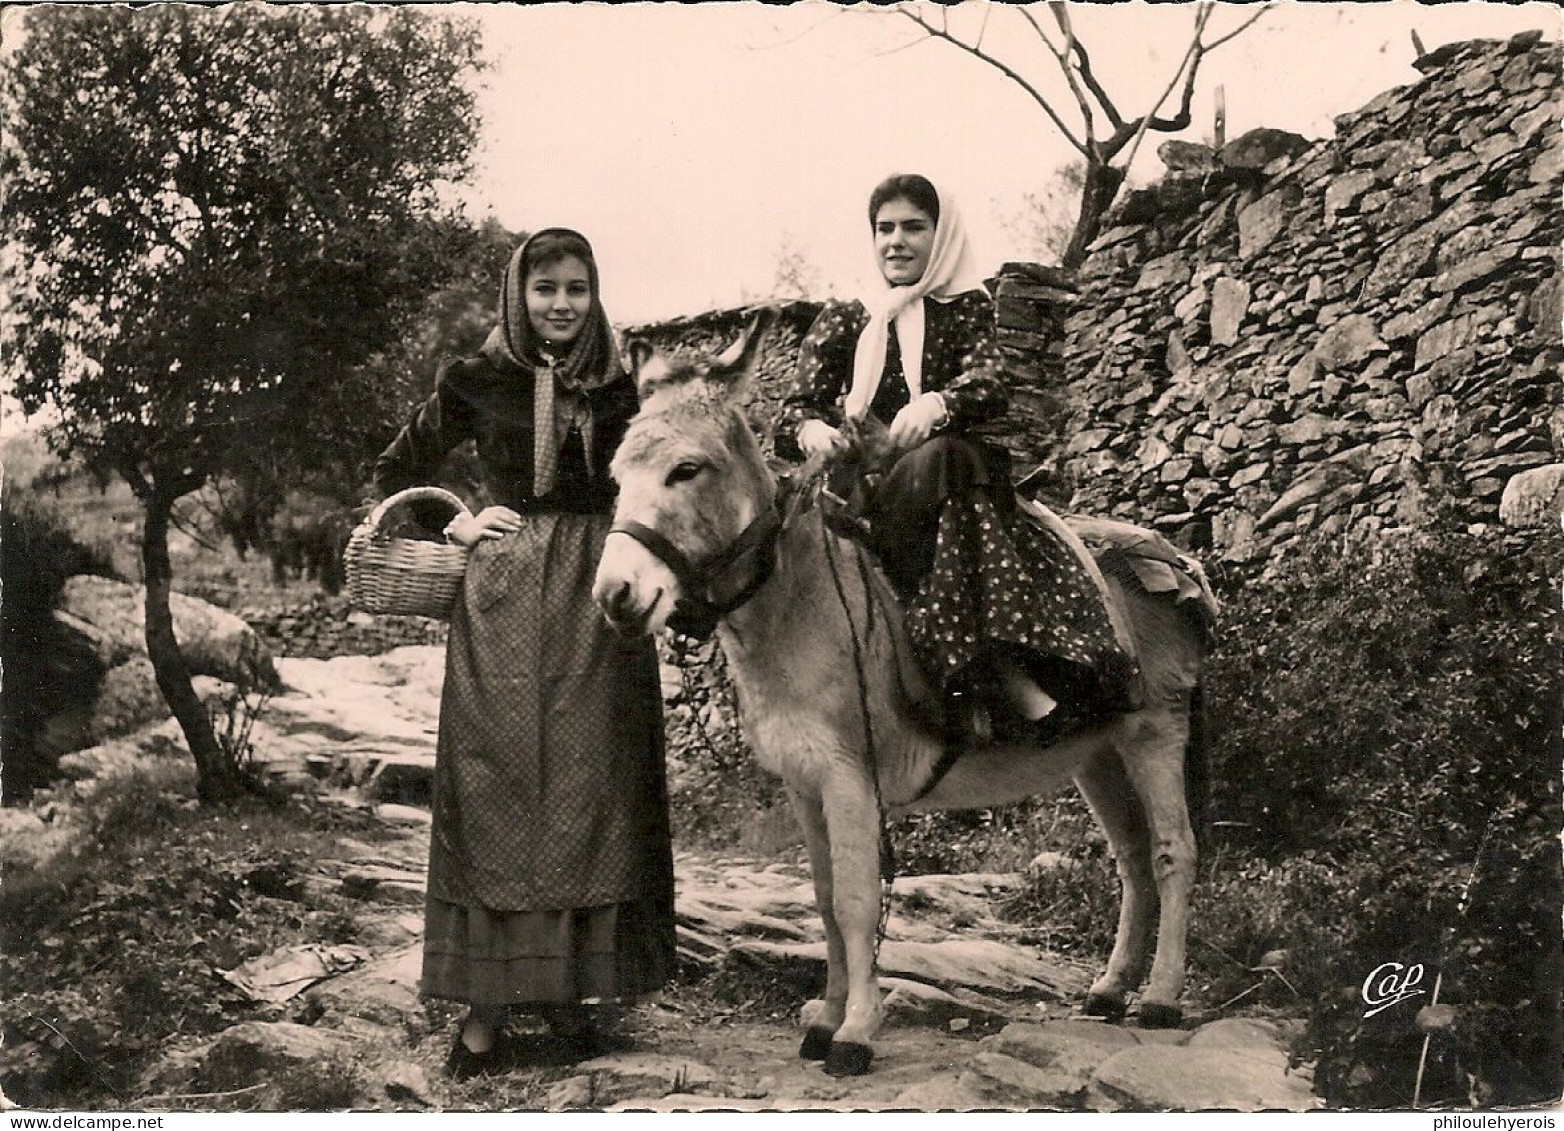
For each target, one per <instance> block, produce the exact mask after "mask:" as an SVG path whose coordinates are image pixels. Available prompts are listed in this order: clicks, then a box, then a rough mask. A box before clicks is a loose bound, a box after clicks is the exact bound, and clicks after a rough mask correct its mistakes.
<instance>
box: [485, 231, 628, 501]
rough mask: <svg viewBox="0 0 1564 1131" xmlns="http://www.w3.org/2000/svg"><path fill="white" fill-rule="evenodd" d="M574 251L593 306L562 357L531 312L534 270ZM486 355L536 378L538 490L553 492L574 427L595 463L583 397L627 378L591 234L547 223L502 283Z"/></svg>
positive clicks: (493, 361) (499, 364)
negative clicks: (582, 266)
mask: <svg viewBox="0 0 1564 1131" xmlns="http://www.w3.org/2000/svg"><path fill="white" fill-rule="evenodd" d="M567 256H574V257H575V258H577V259H579V260H581V262H582V263H584V264H586V269H587V279H588V282H589V284H590V286H591V288H592V305H591V306H590V307H589V308H588V310H587V313H586V319H585V321H584V323H583V325H582V327H581V332H580V333H579V334H577V335H576V338H575V340H574V341H573V342H571V344H570V352H569V353H568V354H567V355H566V356H565V357H564V358H563V359H555V358H554V357H553V356H552V355H551V354H550V353H549V352H548V351H547V349H546V348H545V347H544V342H543V339H542V338H541V337H540V336H539V335H538V332H537V331H536V330H534V329H533V328H532V322H531V320H530V319H528V317H527V300H526V286H527V275H528V274H529V273H530V272H531V271H532V270H534V269H535V268H536V267H537V266H538V264H539V263H540V262H548V263H553V262H557V261H558V260H559V259H563V258H565V257H567ZM480 352H481V353H482V354H483V356H484V357H485V358H487V359H488V360H489V362H490V363H491V364H493V365H494V366H495V367H496V368H497V369H500V370H512V371H520V372H522V373H526V374H529V375H531V376H532V377H533V378H534V401H533V405H534V413H533V427H534V435H535V441H534V451H533V491H534V493H535V494H538V495H546V494H548V492H549V491H550V490H551V489H552V487H553V482H554V471H555V469H556V463H557V458H558V450H559V445H560V444H561V443H562V442H563V440H564V437H565V435H566V434H567V433H568V432H569V430H570V427H571V425H572V424H575V425H576V426H577V427H579V428H580V430H581V435H582V440H583V443H584V444H585V445H586V454H587V466H588V467H589V468H590V467H591V466H592V458H591V454H592V416H591V413H590V412H588V411H587V408H586V405H585V403H584V398H583V397H582V395H581V394H582V393H584V392H586V391H587V390H589V389H596V388H600V387H602V386H604V385H607V384H610V383H612V382H613V381H615V380H616V379H618V378H620V377H622V376H623V375H624V367H623V365H622V364H621V362H620V360H619V349H618V346H617V345H616V344H615V342H614V331H613V328H612V327H611V326H610V325H609V324H608V315H607V314H605V313H604V311H603V302H602V298H601V296H600V294H599V292H598V280H597V259H596V257H595V256H594V255H593V254H592V245H591V244H589V243H588V242H587V240H586V237H585V236H583V235H582V234H581V233H580V232H574V231H571V230H570V229H569V228H544V229H543V230H542V231H538V232H534V233H533V234H532V235H531V236H529V237H528V238H527V240H526V242H524V243H523V244H522V245H521V246H520V247H518V248H517V249H516V251H515V253H514V254H513V255H512V256H511V258H510V263H509V265H508V266H507V267H506V268H505V278H504V280H503V281H502V282H501V283H500V305H499V321H498V323H497V324H496V325H495V327H494V329H493V330H491V331H490V332H489V337H488V339H487V340H486V341H485V342H484V343H483V348H482V350H481V351H480ZM550 425H552V426H550Z"/></svg>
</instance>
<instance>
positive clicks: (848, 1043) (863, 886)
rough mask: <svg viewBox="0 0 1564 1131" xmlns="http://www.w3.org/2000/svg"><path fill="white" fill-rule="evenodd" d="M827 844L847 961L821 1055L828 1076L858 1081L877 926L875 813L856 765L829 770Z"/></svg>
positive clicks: (868, 1026) (869, 1051) (876, 1003)
mask: <svg viewBox="0 0 1564 1131" xmlns="http://www.w3.org/2000/svg"><path fill="white" fill-rule="evenodd" d="M821 800H822V802H823V803H824V808H825V822H826V831H827V835H828V836H829V838H830V842H831V907H832V910H833V911H834V912H835V915H836V923H837V928H838V929H839V930H840V932H841V936H842V947H843V950H844V952H845V956H846V960H847V1009H846V1016H845V1017H844V1018H843V1021H842V1024H841V1026H840V1027H839V1028H838V1029H837V1030H836V1035H835V1038H834V1039H833V1040H832V1042H831V1049H830V1052H829V1053H828V1054H827V1055H826V1061H825V1070H826V1071H827V1072H828V1073H830V1074H831V1075H832V1076H858V1075H862V1074H863V1073H865V1072H867V1071H869V1063H870V1061H871V1060H872V1059H873V1057H874V1051H873V1048H872V1047H871V1045H870V1042H871V1041H872V1040H873V1039H874V1035H875V1033H876V1032H877V1031H878V1030H879V1028H880V1020H881V1009H880V987H879V983H878V981H877V980H876V978H875V971H874V951H875V936H876V933H877V931H878V928H879V923H880V811H879V807H878V805H877V804H876V802H875V797H874V789H873V787H872V785H871V784H870V782H869V781H868V780H867V777H866V774H865V772H864V771H863V770H862V769H861V768H859V767H857V766H843V767H838V768H835V769H833V770H832V771H831V772H830V773H829V774H828V775H827V777H826V781H825V788H824V790H823V791H822V797H821Z"/></svg>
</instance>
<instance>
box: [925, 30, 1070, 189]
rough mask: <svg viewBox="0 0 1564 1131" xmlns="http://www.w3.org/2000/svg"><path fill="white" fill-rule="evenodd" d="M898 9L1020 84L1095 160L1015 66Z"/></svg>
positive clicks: (936, 37)
mask: <svg viewBox="0 0 1564 1131" xmlns="http://www.w3.org/2000/svg"><path fill="white" fill-rule="evenodd" d="M896 11H897V12H898V13H899V14H901V15H902V16H904V17H906V18H907V19H909V20H911V21H912V22H913V23H915V24H917V25H918V26H919V27H920V28H922V29H923V30H924V31H925V32H926V33H927V34H928V35H929V36H931V37H932V38H934V39H943V40H944V41H945V42H946V43H950V44H953V45H954V46H956V47H959V48H961V50H963V51H965V52H966V53H967V54H968V55H971V56H972V57H973V58H974V59H979V60H981V61H982V62H984V63H987V64H988V65H989V66H990V67H993V68H994V69H995V70H997V71H999V72H1000V73H1001V74H1003V75H1004V76H1005V77H1006V78H1008V79H1009V80H1010V81H1011V82H1013V83H1015V84H1016V85H1017V86H1019V87H1020V88H1021V89H1022V90H1024V91H1026V93H1027V95H1028V96H1029V97H1030V98H1031V99H1032V101H1033V102H1035V103H1037V105H1038V106H1040V107H1041V108H1042V110H1043V113H1045V114H1047V115H1048V117H1049V119H1050V120H1051V121H1052V122H1053V124H1054V125H1055V126H1056V127H1057V128H1058V130H1059V132H1060V133H1061V134H1063V135H1064V139H1065V140H1066V141H1068V142H1069V143H1070V144H1071V145H1072V146H1074V147H1075V149H1076V151H1077V152H1078V153H1080V155H1081V156H1082V157H1084V158H1085V159H1086V160H1088V161H1091V160H1094V154H1093V152H1092V151H1091V150H1090V149H1088V148H1087V147H1086V145H1085V143H1083V142H1082V141H1080V140H1079V139H1078V138H1077V137H1076V136H1075V135H1074V134H1073V133H1071V132H1070V127H1069V126H1067V125H1065V124H1064V119H1062V118H1060V117H1059V113H1058V111H1056V110H1055V109H1054V108H1053V106H1052V105H1050V104H1049V102H1048V99H1047V98H1046V97H1045V96H1044V95H1043V94H1042V92H1041V91H1039V90H1038V89H1037V88H1036V87H1035V86H1033V85H1032V84H1031V83H1029V82H1027V81H1026V79H1025V78H1023V77H1022V76H1021V75H1020V74H1019V73H1018V72H1017V71H1016V70H1015V69H1014V68H1013V67H1010V66H1009V65H1007V64H1006V63H1004V62H1003V61H1001V60H999V59H996V58H994V57H993V56H992V55H989V54H988V53H987V52H984V51H979V50H977V49H976V48H974V47H973V46H972V45H971V44H970V43H967V42H965V41H964V40H961V39H958V38H956V37H955V36H954V35H952V34H950V32H949V31H948V30H946V29H945V28H937V27H935V26H934V25H933V24H931V23H929V22H928V21H927V20H925V19H924V18H923V17H922V16H920V15H918V14H917V13H916V12H910V11H908V10H907V9H906V8H900V7H899V8H897V9H896ZM942 11H943V9H942Z"/></svg>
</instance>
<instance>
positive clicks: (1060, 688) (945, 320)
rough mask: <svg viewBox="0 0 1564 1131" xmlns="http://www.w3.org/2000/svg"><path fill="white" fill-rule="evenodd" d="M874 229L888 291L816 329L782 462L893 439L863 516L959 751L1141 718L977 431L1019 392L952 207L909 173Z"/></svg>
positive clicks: (1117, 664) (1087, 583)
mask: <svg viewBox="0 0 1564 1131" xmlns="http://www.w3.org/2000/svg"><path fill="white" fill-rule="evenodd" d="M869 225H870V229H871V231H872V234H873V239H874V253H875V262H876V267H877V273H878V276H879V281H878V282H877V283H876V285H874V286H873V287H872V288H871V291H870V293H869V294H868V295H867V296H866V297H865V298H864V299H863V300H861V301H854V302H848V303H842V302H831V303H827V304H826V306H825V307H824V309H822V310H821V312H820V314H819V316H818V317H817V318H816V319H815V322H814V325H813V326H812V327H811V328H810V330H809V333H808V334H807V335H806V336H805V338H804V341H803V344H802V346H801V348H800V351H799V358H798V371H797V376H796V380H795V382H794V386H793V389H792V392H791V393H790V395H789V396H788V397H787V398H786V401H785V410H784V421H783V425H782V427H781V428H780V429H779V430H778V450H779V452H780V454H782V455H784V456H792V457H794V458H797V457H798V456H800V455H803V456H829V455H831V454H834V453H836V452H838V451H840V450H843V449H845V448H846V447H847V446H848V442H847V439H846V438H845V437H844V435H843V431H842V429H843V427H844V426H846V425H847V424H849V423H851V424H852V425H855V426H861V425H863V424H865V423H867V422H870V421H875V422H878V424H879V425H883V426H885V427H886V428H888V433H887V437H886V439H887V441H888V443H889V445H890V447H891V449H892V451H893V452H894V453H895V461H894V463H892V464H891V466H890V469H889V470H888V471H887V472H886V474H885V476H884V478H883V480H881V481H880V483H879V484H878V485H877V486H876V487H875V488H874V489H873V491H872V494H871V496H870V498H869V501H868V504H867V509H866V511H865V515H864V517H866V518H867V519H868V522H869V543H870V546H871V548H872V549H873V550H874V551H875V553H876V555H877V557H878V558H879V561H880V564H881V566H882V567H883V568H884V570H885V573H886V576H887V577H888V579H889V580H890V582H891V584H892V586H893V588H895V589H896V591H897V593H898V595H899V596H900V597H901V599H902V602H903V604H904V606H905V607H906V612H907V623H908V628H909V631H910V634H911V637H912V640H913V643H914V645H915V646H916V647H917V649H918V652H919V654H920V658H921V659H922V660H923V662H924V664H925V666H926V667H927V668H928V670H929V672H930V674H931V675H933V676H934V677H935V678H936V680H937V681H938V684H939V685H940V686H941V687H942V688H943V690H944V692H945V693H946V696H947V699H946V704H945V705H946V708H947V712H948V714H947V718H948V721H949V722H950V723H951V724H952V725H953V727H954V728H955V729H954V731H953V733H952V735H951V738H952V739H953V740H955V741H958V742H965V741H969V740H972V739H979V740H981V739H983V738H985V737H987V736H988V733H989V727H990V726H991V725H992V722H995V721H1004V722H1005V723H1007V724H1009V725H1010V728H1011V729H1012V730H1019V733H1017V734H1016V735H1015V737H1017V738H1018V739H1030V740H1033V741H1046V740H1048V739H1049V738H1052V737H1056V736H1057V735H1058V734H1059V733H1062V731H1063V730H1064V729H1067V728H1068V727H1069V726H1071V725H1073V724H1074V723H1076V722H1078V721H1080V720H1081V719H1082V718H1085V717H1089V716H1092V715H1096V714H1100V713H1103V712H1105V711H1111V710H1115V709H1120V708H1122V707H1123V706H1126V705H1128V704H1127V701H1126V696H1127V695H1130V694H1132V692H1131V690H1130V689H1131V685H1132V682H1133V681H1132V677H1133V674H1134V673H1133V669H1132V665H1131V662H1130V660H1129V659H1128V657H1127V656H1126V655H1125V654H1124V653H1123V652H1122V651H1121V650H1120V648H1119V646H1118V642H1117V640H1116V638H1115V637H1114V634H1113V629H1112V626H1111V623H1110V622H1109V620H1108V616H1107V613H1106V611H1105V610H1104V609H1103V608H1102V605H1101V601H1100V599H1099V598H1098V595H1097V592H1096V587H1095V585H1094V584H1093V582H1092V581H1091V579H1090V576H1089V575H1088V573H1087V572H1086V569H1085V567H1084V566H1083V565H1082V564H1081V563H1080V562H1079V561H1078V560H1077V559H1076V557H1075V555H1074V553H1073V552H1072V551H1071V550H1070V549H1069V548H1067V547H1066V546H1064V545H1063V544H1062V543H1061V542H1059V541H1058V540H1056V539H1055V538H1054V537H1053V536H1052V535H1049V534H1045V533H1044V532H1042V531H1040V530H1038V529H1037V528H1036V527H1035V526H1033V525H1032V524H1031V523H1029V522H1027V521H1025V520H1024V519H1021V520H1018V518H1017V514H1016V506H1015V496H1014V492H1013V488H1012V484H1011V479H1010V461H1009V455H1008V453H1007V452H1006V451H1005V449H1004V448H1002V447H1000V446H999V445H998V444H997V443H993V442H990V441H989V440H987V439H985V438H984V436H983V435H982V428H983V426H985V425H991V424H993V423H995V422H997V421H998V420H999V419H1000V418H1001V417H1003V415H1004V414H1005V411H1006V409H1007V408H1008V406H1009V400H1010V396H1009V390H1008V389H1007V388H1006V386H1005V383H1004V377H1003V373H1002V368H1001V363H1000V358H999V351H998V348H997V346H996V345H995V342H994V310H993V304H992V302H991V301H990V299H989V297H988V294H987V292H986V291H984V290H983V289H982V281H981V277H980V276H979V274H978V272H977V271H976V269H975V268H974V266H973V264H972V257H971V252H970V249H969V247H968V243H967V238H966V233H965V230H964V229H963V227H962V224H961V217H960V215H959V214H958V213H957V211H956V208H955V205H954V204H953V202H952V201H951V200H950V199H949V197H947V196H945V195H943V194H941V193H940V192H939V191H938V190H937V189H936V188H935V187H934V185H933V184H931V183H930V182H929V181H928V180H927V179H926V178H924V177H921V176H917V175H915V174H898V175H896V176H892V177H890V178H888V179H887V180H885V181H884V182H882V183H881V184H880V185H879V186H878V187H876V188H875V190H874V192H873V193H872V194H871V196H870V198H869ZM844 394H845V397H844ZM996 688H997V689H998V690H999V692H1000V694H999V695H998V696H995V695H994V694H993V691H994V690H995V689H996ZM1061 705H1062V709H1061ZM995 708H997V709H998V711H999V712H1000V713H1001V715H1002V719H999V718H992V717H991V713H990V712H991V711H992V710H993V709H995Z"/></svg>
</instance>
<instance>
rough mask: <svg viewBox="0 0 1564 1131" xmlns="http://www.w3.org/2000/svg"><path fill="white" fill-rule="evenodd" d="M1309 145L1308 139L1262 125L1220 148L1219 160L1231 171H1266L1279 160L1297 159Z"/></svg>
mask: <svg viewBox="0 0 1564 1131" xmlns="http://www.w3.org/2000/svg"><path fill="white" fill-rule="evenodd" d="M1310 144H1311V143H1310V141H1309V139H1308V138H1306V137H1303V136H1302V135H1300V134H1295V133H1289V132H1288V131H1286V130H1275V129H1268V128H1266V127H1263V126H1262V127H1260V128H1258V129H1252V130H1249V131H1248V132H1246V133H1243V134H1240V135H1239V136H1238V137H1236V138H1234V139H1233V140H1232V141H1230V142H1228V143H1227V144H1226V145H1224V146H1223V147H1222V148H1221V151H1220V152H1219V153H1218V158H1219V159H1220V160H1221V162H1222V164H1223V165H1225V166H1227V167H1228V168H1230V169H1263V168H1265V166H1267V165H1269V164H1271V162H1273V161H1276V160H1278V159H1279V158H1291V157H1296V156H1298V155H1299V154H1300V153H1303V152H1304V151H1305V150H1307V149H1308V148H1309V146H1310Z"/></svg>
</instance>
